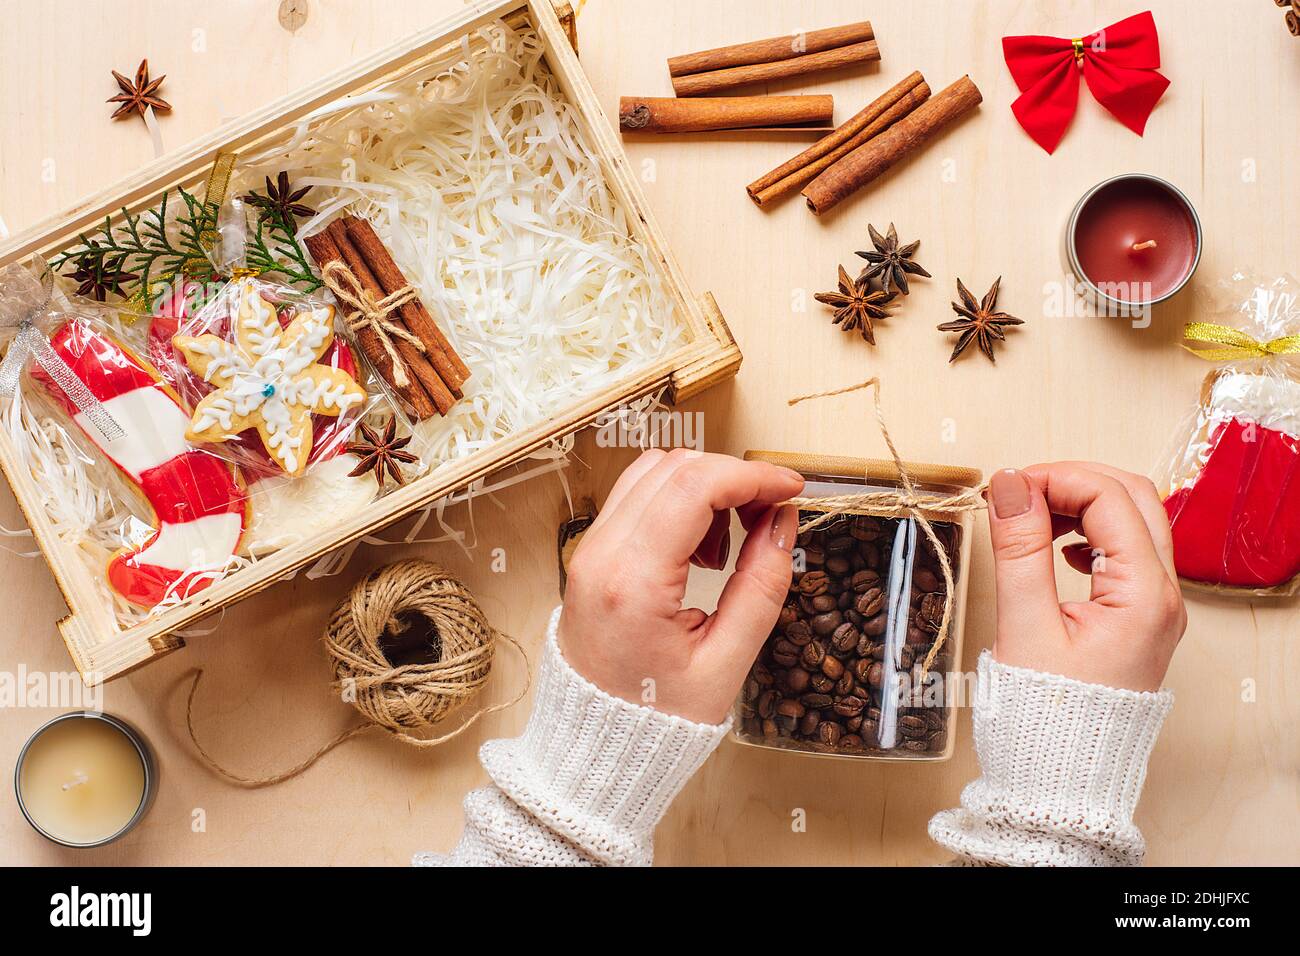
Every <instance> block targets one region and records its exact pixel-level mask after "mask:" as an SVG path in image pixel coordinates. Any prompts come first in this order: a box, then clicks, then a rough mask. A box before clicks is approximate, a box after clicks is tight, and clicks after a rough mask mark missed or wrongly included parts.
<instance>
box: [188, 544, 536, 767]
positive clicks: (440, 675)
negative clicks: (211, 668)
mask: <svg viewBox="0 0 1300 956" xmlns="http://www.w3.org/2000/svg"><path fill="white" fill-rule="evenodd" d="M411 616H419V617H423V618H424V619H425V620H426V621H427V622H428V623H429V625H430V627H431V629H432V631H433V632H434V633H435V634H436V635H437V641H438V645H439V646H438V648H437V653H436V654H435V655H434V656H435V659H434V660H432V661H429V662H427V663H424V662H422V663H415V664H401V665H393V664H392V663H390V662H389V660H388V658H387V657H386V656H385V654H384V650H383V648H382V646H381V643H380V641H381V638H382V637H383V636H384V635H385V634H393V633H397V632H400V631H401V630H403V629H404V627H405V626H406V625H407V622H408V620H409V618H410V617H411ZM324 639H325V646H326V650H327V652H328V654H329V657H330V665H331V670H332V672H333V674H334V681H333V684H332V686H333V688H334V689H335V690H336V691H337V692H339V693H340V695H341V696H342V697H344V699H347V700H349V701H350V702H351V703H352V705H353V706H354V707H356V709H357V710H358V711H359V712H360V713H361V716H362V718H363V720H362V722H361V723H359V724H357V725H355V726H353V727H350V728H348V729H347V730H344V731H341V732H340V733H339V734H337V735H336V736H335V737H333V738H332V739H331V740H329V741H327V742H325V743H324V744H322V745H321V746H320V747H318V748H317V749H316V751H315V752H313V753H312V754H310V755H309V756H308V757H306V758H305V759H303V760H301V761H299V762H298V763H296V764H294V765H293V766H292V767H289V768H287V769H285V770H282V771H279V772H277V773H274V774H271V775H270V776H265V777H246V776H243V775H241V774H238V773H235V772H234V771H231V770H228V769H226V768H225V767H224V766H222V765H221V764H220V763H219V762H218V761H217V760H216V759H215V758H213V757H212V755H211V754H209V753H208V751H207V750H206V748H204V746H203V745H202V744H201V743H200V742H199V739H198V734H197V733H196V731H195V728H194V696H195V692H196V691H197V690H198V686H199V681H200V679H201V678H202V676H203V671H202V670H201V669H199V670H195V671H194V672H193V681H192V682H191V684H190V691H189V697H188V699H187V701H186V705H185V725H186V727H187V729H188V730H189V735H190V742H191V743H193V744H194V748H195V750H196V751H197V753H198V756H199V760H200V762H201V763H202V764H203V765H204V766H205V767H206V768H207V769H208V770H210V771H211V772H213V773H215V774H216V775H217V776H219V777H221V778H223V779H224V780H226V781H228V782H230V783H232V784H234V785H235V786H237V787H243V788H245V789H249V790H253V789H258V788H261V787H270V786H274V785H275V784H277V783H283V782H284V781H286V780H290V779H292V778H294V777H296V776H298V775H299V774H301V773H302V772H303V771H305V770H307V769H308V768H309V767H311V766H312V765H313V764H314V763H316V762H317V761H318V760H320V759H321V758H322V757H324V756H325V755H326V754H328V753H329V752H330V751H331V750H333V749H334V748H336V747H338V746H339V745H340V744H343V743H346V742H347V741H349V740H351V739H352V738H353V737H358V736H360V735H361V734H364V733H366V732H368V731H371V730H383V731H386V732H387V733H388V734H389V735H390V736H392V737H395V738H396V739H398V740H400V741H402V742H403V743H405V744H408V745H410V746H412V747H418V748H421V749H428V748H431V747H437V746H439V745H440V744H443V743H446V742H447V741H449V740H452V739H454V738H455V737H458V736H460V735H461V734H463V733H464V732H465V731H466V730H468V729H469V728H470V727H472V726H473V725H474V724H475V723H476V722H477V721H478V720H479V718H481V717H484V716H486V715H488V714H494V713H497V712H498V711H502V710H505V709H506V708H507V707H513V706H514V705H515V704H517V703H519V701H521V700H523V698H524V695H525V694H527V693H528V688H529V685H530V680H529V676H528V671H529V669H528V654H527V653H526V652H525V651H524V649H523V647H522V646H520V644H519V642H518V641H516V640H515V639H514V638H513V637H511V636H510V635H508V634H505V633H503V632H501V631H498V630H496V629H495V628H494V627H492V625H491V624H489V623H488V620H487V618H486V616H485V615H484V614H483V611H482V610H481V609H480V608H479V606H478V604H477V602H475V600H474V597H473V595H472V594H471V593H470V591H469V589H468V588H467V587H466V586H465V585H464V584H463V583H462V582H461V581H460V580H459V579H458V578H456V577H455V576H454V575H452V574H451V573H450V572H448V571H445V570H444V569H442V568H440V567H439V566H438V565H436V564H432V563H431V562H428V561H422V560H419V559H411V560H406V561H398V562H396V563H395V564H390V565H388V566H386V567H383V568H379V569H378V570H376V571H372V572H371V573H370V574H369V575H367V576H366V577H365V578H364V579H362V580H361V581H360V582H358V584H357V585H356V587H354V588H353V589H352V591H351V593H350V594H349V595H348V597H347V598H346V599H345V600H344V601H343V602H342V603H341V604H340V605H339V606H338V608H336V609H335V611H334V613H333V615H331V617H330V620H329V624H328V625H327V627H326V630H325V638H324ZM498 640H502V641H505V642H506V643H507V644H509V645H510V646H511V647H513V648H514V649H515V651H516V652H518V654H519V656H520V657H521V658H522V659H523V662H524V682H523V686H522V687H521V688H520V689H519V692H518V693H517V694H515V695H514V697H512V698H511V699H510V700H507V701H503V702H501V703H497V704H492V705H490V706H486V707H480V708H479V709H478V710H476V711H475V712H474V713H473V714H471V715H470V716H469V717H468V718H466V719H465V720H463V721H461V723H460V724H458V725H457V726H456V727H455V728H453V729H452V730H449V731H447V732H446V733H442V734H439V735H436V736H432V737H430V736H415V735H414V734H412V733H410V732H409V731H412V730H425V731H427V730H428V729H430V728H432V727H434V726H435V725H436V724H437V723H438V722H439V721H441V720H442V719H443V718H445V717H447V716H448V715H449V714H450V713H451V712H452V711H454V710H456V709H457V708H458V707H460V706H461V705H462V704H465V703H467V702H469V701H470V700H472V699H473V698H474V697H475V696H477V695H478V693H479V691H480V690H481V688H482V687H483V685H484V684H485V683H486V681H487V678H488V674H489V672H490V671H491V667H492V661H493V657H494V651H495V645H496V642H497V641H498Z"/></svg>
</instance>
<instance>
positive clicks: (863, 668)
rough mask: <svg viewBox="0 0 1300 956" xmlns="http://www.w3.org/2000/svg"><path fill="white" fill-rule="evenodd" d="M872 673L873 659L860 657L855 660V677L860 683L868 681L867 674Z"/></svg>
mask: <svg viewBox="0 0 1300 956" xmlns="http://www.w3.org/2000/svg"><path fill="white" fill-rule="evenodd" d="M870 673H871V661H869V660H867V659H866V658H863V657H859V658H858V659H857V660H855V661H854V662H853V677H854V679H855V680H856V681H857V682H858V683H859V684H866V683H867V675H868V674H870Z"/></svg>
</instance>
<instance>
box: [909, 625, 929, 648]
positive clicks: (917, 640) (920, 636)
mask: <svg viewBox="0 0 1300 956" xmlns="http://www.w3.org/2000/svg"><path fill="white" fill-rule="evenodd" d="M930 637H931V634H930V632H929V631H923V630H921V629H920V628H919V627H917V626H916V625H915V624H913V625H912V626H911V627H909V628H908V629H907V643H909V644H929V643H930Z"/></svg>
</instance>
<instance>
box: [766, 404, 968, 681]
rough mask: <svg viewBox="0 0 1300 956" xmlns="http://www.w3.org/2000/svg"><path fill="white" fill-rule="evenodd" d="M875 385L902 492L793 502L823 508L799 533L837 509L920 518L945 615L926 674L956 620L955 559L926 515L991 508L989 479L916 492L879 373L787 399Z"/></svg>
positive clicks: (839, 512) (880, 418)
mask: <svg viewBox="0 0 1300 956" xmlns="http://www.w3.org/2000/svg"><path fill="white" fill-rule="evenodd" d="M872 386H875V392H874V394H873V397H874V399H875V405H876V422H877V424H879V425H880V434H881V436H882V437H883V438H884V439H885V444H886V445H887V446H889V455H890V457H891V458H893V459H894V467H895V468H896V469H898V478H899V480H900V481H901V482H902V483H903V490H902V491H901V492H898V491H869V492H864V493H862V494H855V495H830V496H827V497H824V498H791V499H790V504H793V505H795V506H796V507H801V508H802V507H805V506H806V507H812V508H816V509H817V510H819V511H821V512H823V513H822V514H819V515H818V516H817V517H816V518H809V519H808V520H807V521H804V522H802V523H801V524H800V525H799V533H800V534H802V533H803V532H805V531H811V530H812V529H813V528H816V527H818V526H820V525H823V524H825V523H826V522H828V521H831V520H832V519H834V518H835V517H837V516H838V515H842V514H848V513H851V512H852V513H860V512H863V511H875V512H886V513H891V514H899V515H907V516H908V517H911V518H915V519H916V523H917V524H919V525H920V526H921V530H922V531H924V532H925V536H926V538H928V539H929V541H930V544H931V546H933V548H934V553H935V555H937V556H938V559H939V569H940V570H941V571H943V583H944V590H943V620H942V621H941V622H940V623H939V633H938V634H937V635H935V639H934V645H933V646H932V647H931V648H930V651H929V653H928V654H926V655H925V660H924V661H923V662H922V663H921V674H922V677H924V675H925V674H928V673H929V672H930V666H931V665H932V664H933V663H934V659H935V657H937V656H938V654H939V651H940V650H942V649H943V645H944V642H945V641H946V640H947V639H948V626H949V624H950V623H951V622H952V601H953V597H952V595H953V590H954V589H955V582H954V581H953V576H952V561H951V559H949V557H948V552H947V550H946V549H945V548H944V546H943V544H942V543H941V542H940V541H939V536H938V535H937V534H935V531H934V527H933V526H932V525H931V524H930V519H929V518H927V517H926V516H925V513H926V512H927V511H930V512H935V511H946V512H949V513H963V512H970V511H983V510H985V509H986V508H988V503H987V502H986V501H985V500H984V491H985V489H987V488H988V482H982V483H981V484H980V485H979V487H977V488H972V489H970V490H969V491H963V492H962V493H961V494H958V495H934V494H927V493H925V492H918V491H917V490H916V484H915V482H913V480H912V473H911V472H909V471H908V470H907V465H905V464H904V463H903V459H902V457H900V456H899V454H898V449H897V448H895V447H894V440H893V439H892V438H891V437H890V435H889V427H888V426H887V425H886V424H885V414H884V412H883V411H881V408H880V379H878V378H870V379H867V380H866V381H865V382H861V383H859V384H857V385H850V386H849V387H848V388H837V389H835V390H834V391H830V392H817V393H815V394H813V395H801V396H799V397H798V398H792V399H790V400H789V402H788V404H790V405H797V404H799V403H800V402H805V401H808V400H809V399H814V398H829V397H830V396H832V395H846V394H848V393H849V392H856V391H860V390H861V389H864V388H871V387H872ZM868 480H870V479H868Z"/></svg>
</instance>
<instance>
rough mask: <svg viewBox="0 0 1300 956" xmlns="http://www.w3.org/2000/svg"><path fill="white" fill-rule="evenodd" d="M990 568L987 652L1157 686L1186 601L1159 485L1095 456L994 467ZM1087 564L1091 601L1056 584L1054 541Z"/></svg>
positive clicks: (1069, 559) (1086, 676)
mask: <svg viewBox="0 0 1300 956" xmlns="http://www.w3.org/2000/svg"><path fill="white" fill-rule="evenodd" d="M988 498H989V531H990V534H991V536H992V541H993V561H994V565H995V569H996V579H997V602H998V611H997V637H996V639H995V640H994V644H993V656H994V657H995V658H996V659H997V660H998V661H1000V662H1002V663H1004V664H1010V665H1013V666H1016V667H1025V668H1029V669H1032V670H1036V671H1043V672H1046V673H1050V674H1060V675H1061V676H1063V677H1072V678H1074V679H1076V680H1080V681H1086V682H1088V683H1094V684H1104V685H1106V686H1109V687H1123V688H1128V689H1131V690H1148V691H1154V690H1159V689H1160V684H1161V682H1162V681H1163V680H1164V677H1165V671H1166V670H1168V668H1169V661H1170V659H1171V658H1172V657H1173V653H1174V648H1175V647H1177V646H1178V641H1179V639H1180V638H1181V637H1182V635H1183V631H1184V630H1185V629H1186V627H1187V612H1186V610H1185V609H1184V608H1183V600H1182V594H1181V592H1180V591H1179V588H1178V579H1177V575H1176V573H1175V571H1174V559H1173V543H1172V541H1171V539H1170V535H1169V521H1168V519H1167V518H1166V517H1165V510H1164V506H1163V505H1162V504H1161V502H1160V496H1159V495H1158V494H1157V492H1156V489H1155V486H1154V485H1153V484H1152V483H1151V482H1150V481H1148V480H1147V479H1146V478H1143V477H1141V476H1139V475H1134V474H1130V473H1128V472H1124V471H1119V470H1118V469H1115V468H1109V467H1107V466H1105V465H1099V464H1095V463H1092V462H1056V463H1054V464H1045V465H1034V466H1033V467H1031V468H1027V469H1025V470H1024V471H1016V470H1014V469H1007V470H1004V471H999V472H998V473H997V474H995V475H994V476H993V478H992V480H991V481H990V482H989V492H988ZM1071 532H1078V533H1079V534H1082V535H1083V537H1084V538H1086V539H1087V540H1086V542H1079V543H1072V544H1067V545H1065V547H1064V548H1063V549H1062V552H1063V554H1064V557H1065V560H1066V563H1068V564H1069V565H1070V566H1071V567H1072V568H1074V569H1075V570H1076V571H1079V572H1081V573H1083V574H1091V576H1092V594H1091V597H1090V599H1089V600H1087V601H1066V602H1062V601H1061V600H1060V598H1059V596H1058V595H1057V592H1056V576H1055V571H1054V569H1053V541H1054V540H1055V539H1056V538H1058V537H1060V536H1061V535H1064V534H1069V533H1071Z"/></svg>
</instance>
